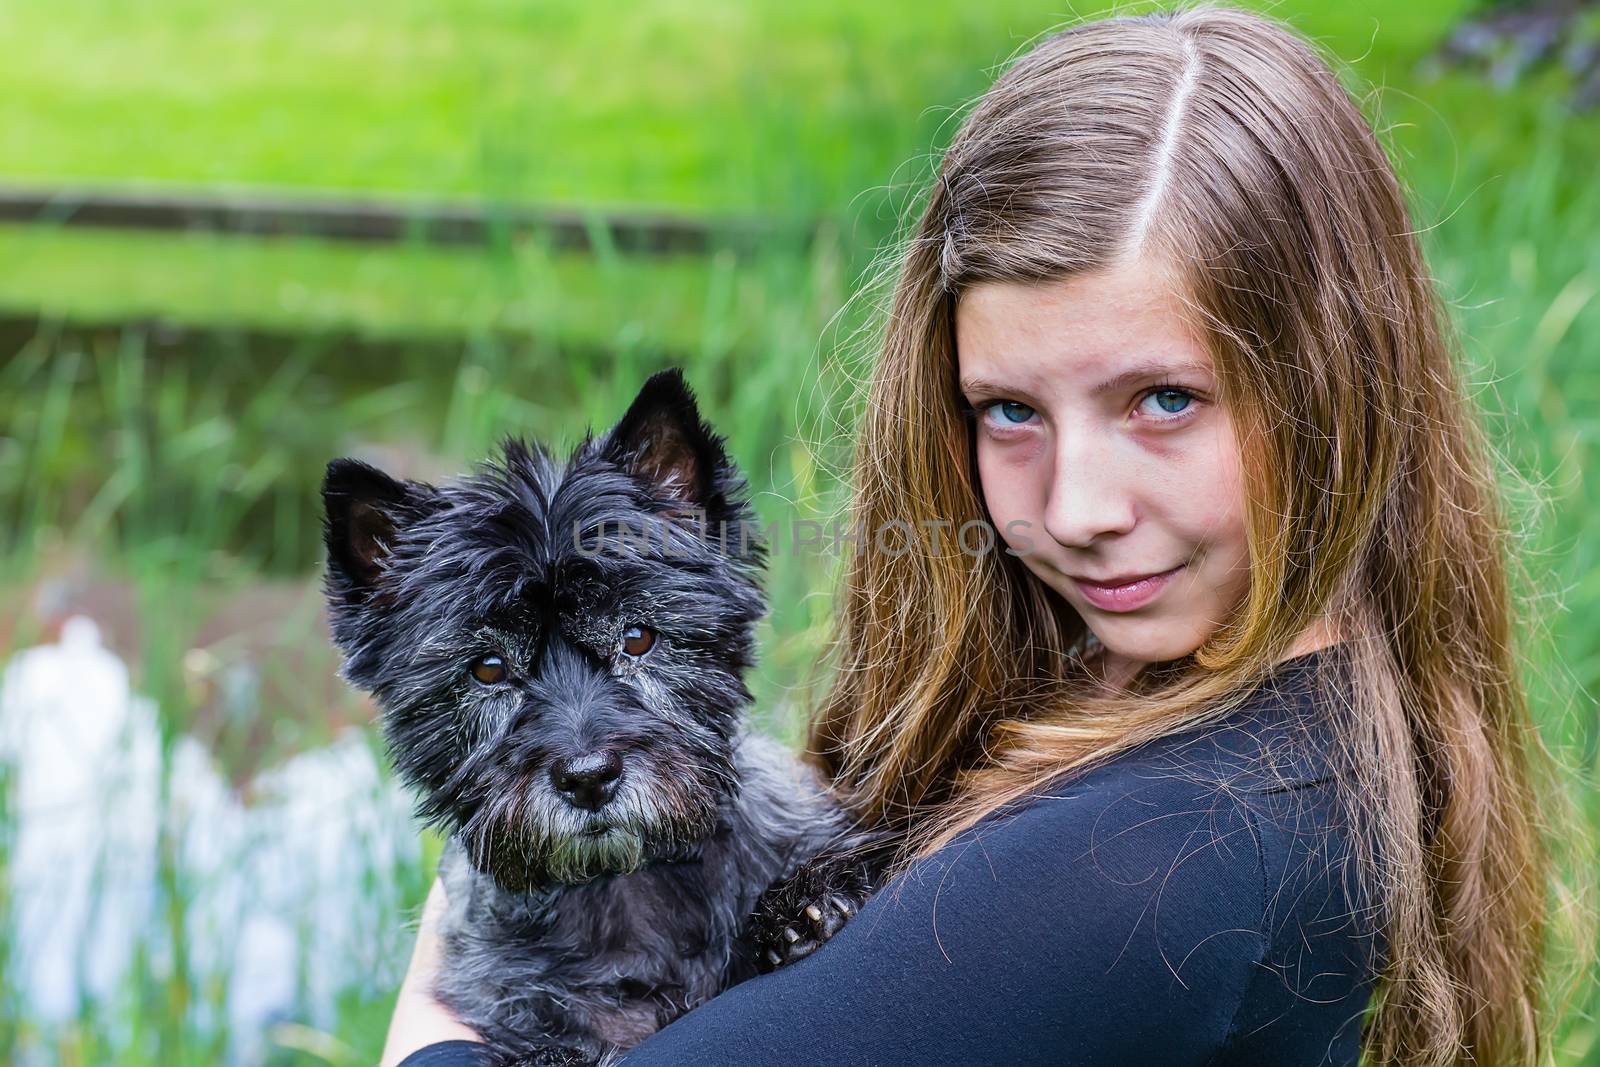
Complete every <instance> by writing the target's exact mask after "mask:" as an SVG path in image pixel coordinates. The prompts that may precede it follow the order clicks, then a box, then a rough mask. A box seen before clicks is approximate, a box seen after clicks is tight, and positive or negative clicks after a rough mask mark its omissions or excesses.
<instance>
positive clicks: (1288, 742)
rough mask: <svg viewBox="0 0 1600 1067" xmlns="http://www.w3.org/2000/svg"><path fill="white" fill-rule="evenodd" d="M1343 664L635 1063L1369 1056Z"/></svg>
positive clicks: (986, 830)
mask: <svg viewBox="0 0 1600 1067" xmlns="http://www.w3.org/2000/svg"><path fill="white" fill-rule="evenodd" d="M1337 659H1338V657H1337V654H1336V653H1335V652H1322V653H1313V654H1311V655H1309V656H1301V657H1298V658H1296V659H1293V660H1289V661H1286V662H1285V663H1284V664H1281V665H1280V666H1279V668H1278V669H1277V671H1276V672H1275V673H1274V674H1273V675H1272V676H1271V677H1270V678H1269V679H1268V680H1267V682H1266V683H1265V684H1264V685H1263V686H1262V687H1261V688H1260V689H1259V690H1257V691H1256V692H1255V693H1253V694H1252V695H1251V697H1250V698H1249V700H1248V701H1247V702H1246V703H1245V704H1244V705H1243V706H1241V707H1240V708H1238V709H1237V710H1235V711H1233V712H1230V713H1229V714H1228V716H1227V717H1226V718H1225V719H1224V720H1222V721H1220V722H1218V723H1216V724H1213V725H1211V726H1208V727H1202V728H1197V729H1194V730H1190V731H1188V732H1185V733H1180V734H1175V735H1171V736H1169V737H1165V738H1162V739H1159V740H1157V741H1154V742H1151V743H1149V744H1146V745H1144V746H1142V747H1140V748H1138V749H1135V750H1132V751H1130V752H1127V753H1125V754H1123V755H1122V756H1120V757H1118V758H1116V759H1113V760H1110V761H1108V762H1106V763H1104V764H1102V765H1100V766H1099V767H1097V768H1094V769H1092V770H1089V771H1087V772H1082V773H1077V774H1071V775H1067V776H1064V777H1063V778H1061V779H1058V780H1057V781H1056V782H1055V783H1054V784H1053V785H1051V786H1050V787H1048V788H1046V789H1044V790H1042V791H1041V792H1040V793H1038V794H1037V795H1036V796H1034V797H1033V798H1032V799H1030V800H1029V801H1028V802H1027V803H1026V804H1025V805H1022V806H1020V807H1013V808H1011V809H1009V810H1007V811H1006V812H1002V813H998V814H996V815H993V816H990V817H989V818H988V819H985V820H984V821H983V822H981V823H979V824H978V825H977V826H975V827H973V828H972V829H971V830H969V831H967V832H966V833H964V834H963V835H961V836H960V837H958V838H957V839H956V840H955V841H954V842H953V843H952V844H950V845H949V846H948V847H946V848H945V849H943V850H941V851H940V852H939V853H937V854H936V855H934V856H932V857H929V858H928V859H927V860H925V861H923V862H921V863H920V864H918V865H916V866H914V867H913V868H912V869H911V870H909V871H908V872H907V873H906V874H905V875H904V876H903V877H902V878H901V879H899V880H897V881H896V882H894V883H891V884H890V885H889V886H888V887H887V888H885V889H884V890H883V891H881V892H880V893H878V894H877V895H876V896H875V897H873V898H872V899H871V900H870V901H868V902H867V904H866V905H865V906H864V907H863V908H862V909H861V911H860V913H859V914H858V915H857V916H856V917H855V918H854V919H853V920H851V921H850V922H849V923H847V924H846V925H845V927H844V928H843V929H842V930H841V931H840V932H839V933H837V934H835V935H834V937H833V939H832V940H830V941H829V942H828V943H827V944H825V945H823V946H822V947H821V948H819V949H818V950H816V951H815V952H813V953H812V954H811V955H810V956H807V957H806V958H804V959H801V960H799V961H797V962H795V963H793V964H790V965H789V966H787V967H784V968H782V969H780V970H778V971H776V972H774V973H772V974H769V975H763V976H761V977H758V978H754V979H751V980H749V981H747V982H744V983H742V984H740V985H737V986H734V987H733V988H731V989H729V990H727V991H725V992H723V993H722V994H720V995H719V996H717V997H716V998H714V999H713V1000H711V1001H709V1002H707V1003H705V1004H703V1005H701V1006H699V1007H697V1008H695V1009H694V1010H693V1011H691V1012H688V1013H687V1014H685V1015H683V1016H681V1017H679V1018H678V1019H677V1020H675V1021H674V1022H672V1023H671V1024H670V1025H668V1026H667V1027H665V1028H664V1029H662V1030H661V1031H660V1032H658V1033H657V1034H655V1035H653V1036H652V1037H650V1038H648V1039H647V1040H645V1041H644V1042H643V1043H642V1044H640V1045H638V1046H637V1047H636V1048H634V1049H633V1050H632V1051H630V1052H629V1053H628V1054H627V1055H626V1056H624V1057H623V1060H624V1063H625V1064H626V1065H627V1067H658V1065H665V1064H672V1065H678V1067H682V1065H688V1064H693V1065H697V1067H700V1065H704V1067H769V1065H777V1064H785V1065H788V1064H828V1065H839V1067H846V1065H862V1067H865V1065H869V1064H871V1065H896V1064H916V1065H924V1064H952V1065H953V1064H961V1065H972V1064H1004V1065H1008V1067H1020V1065H1026V1064H1041V1065H1042V1064H1051V1065H1056V1064H1087V1065H1112V1064H1118V1065H1120V1064H1130V1065H1143V1064H1161V1065H1164V1067H1166V1065H1170V1067H1182V1065H1193V1067H1201V1065H1206V1067H1241V1065H1262V1067H1266V1065H1271V1067H1288V1065H1300V1064H1310V1065H1315V1064H1332V1065H1354V1064H1355V1063H1356V1061H1357V1059H1358V1044H1359V1040H1360V1030H1361V1017H1362V1013H1363V1011H1364V1009H1365V1008H1366V1005H1367V1001H1368V999H1369V996H1370V994H1371V992H1372V987H1373V982H1374V976H1375V974H1376V971H1377V968H1378V967H1379V966H1380V965H1381V962H1382V942H1381V938H1380V937H1378V936H1377V935H1376V934H1375V931H1374V926H1375V923H1374V914H1373V911H1372V909H1371V908H1370V907H1368V906H1366V904H1365V901H1366V899H1367V898H1366V897H1365V896H1364V895H1363V894H1361V893H1360V892H1359V891H1358V890H1357V889H1356V884H1357V883H1356V882H1355V881H1354V878H1355V870H1354V868H1353V866H1352V862H1351V855H1352V854H1351V848H1350V846H1351V841H1352V838H1351V834H1352V831H1351V830H1350V828H1349V827H1348V825H1347V822H1346V819H1345V817H1344V815H1343V814H1342V812H1343V811H1344V808H1343V806H1342V805H1340V804H1338V803H1336V796H1335V792H1334V789H1335V783H1336V779H1337V772H1336V770H1335V768H1336V765H1337V760H1336V759H1335V758H1334V756H1333V752H1334V749H1333V747H1332V733H1331V730H1330V726H1329V724H1330V722H1331V718H1332V716H1333V715H1335V714H1339V713H1340V709H1342V708H1344V706H1345V702H1344V701H1343V700H1342V699H1338V698H1339V696H1340V694H1339V693H1338V692H1337V689H1338V688H1340V687H1339V684H1338V681H1337V679H1338V677H1339V676H1338V673H1337ZM1330 686H1331V687H1332V688H1331V689H1330ZM1330 695H1331V696H1333V697H1334V698H1335V699H1327V697H1329V696H1330ZM1344 713H1346V714H1348V713H1349V711H1348V710H1346V711H1344ZM475 1062H476V1061H475V1060H474V1059H473V1058H472V1046H471V1045H468V1044H464V1043H446V1044H442V1045H436V1046H430V1048H429V1049H425V1050H422V1051H421V1052H418V1053H417V1054H415V1055H414V1056H413V1057H412V1058H411V1059H408V1060H407V1061H406V1062H405V1064H403V1065H402V1067H455V1065H469V1064H473V1063H475Z"/></svg>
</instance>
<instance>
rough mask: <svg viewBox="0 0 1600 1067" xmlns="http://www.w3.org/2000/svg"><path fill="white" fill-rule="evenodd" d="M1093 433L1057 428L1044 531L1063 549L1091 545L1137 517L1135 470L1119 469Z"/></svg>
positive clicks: (1127, 527)
mask: <svg viewBox="0 0 1600 1067" xmlns="http://www.w3.org/2000/svg"><path fill="white" fill-rule="evenodd" d="M1100 444H1101V442H1097V441H1096V440H1095V437H1094V435H1093V434H1092V433H1091V432H1086V431H1078V432H1076V433H1068V432H1059V433H1058V435H1057V438H1056V453H1055V469H1054V471H1053V472H1052V477H1051V481H1050V487H1049V493H1048V496H1047V497H1046V500H1045V510H1044V528H1045V532H1046V533H1048V534H1049V535H1050V537H1051V538H1052V539H1053V540H1054V541H1055V542H1056V543H1057V544H1059V545H1062V546H1064V547H1067V548H1090V547H1092V546H1094V545H1096V544H1097V543H1098V542H1100V541H1103V540H1104V539H1105V538H1108V537H1115V536H1117V535H1118V534H1125V533H1127V532H1128V531H1129V530H1132V529H1133V525H1134V521H1135V509H1134V493H1135V491H1136V484H1135V480H1134V472H1131V471H1125V470H1123V469H1122V468H1121V467H1120V465H1119V464H1118V463H1117V460H1116V457H1115V455H1113V454H1112V452H1111V450H1110V449H1107V448H1104V447H1099V445H1100Z"/></svg>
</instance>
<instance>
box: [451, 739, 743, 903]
mask: <svg viewBox="0 0 1600 1067" xmlns="http://www.w3.org/2000/svg"><path fill="white" fill-rule="evenodd" d="M719 777H721V776H718V775H711V774H701V775H695V774H693V773H690V772H687V771H686V770H685V769H682V768H674V769H672V770H670V771H668V772H667V773H664V774H659V775H658V774H648V773H647V774H633V775H630V776H629V777H628V778H627V779H625V780H624V782H623V783H622V786H621V788H619V789H618V791H617V795H616V796H615V797H614V798H612V800H611V802H610V803H608V804H607V805H605V806H604V807H603V808H601V809H600V810H599V811H585V810H580V809H578V808H575V807H573V806H572V805H571V804H569V803H567V801H566V800H564V799H562V798H561V797H559V796H557V795H556V794H555V793H554V792H553V791H552V790H551V789H549V788H548V787H547V786H545V785H543V784H542V783H537V782H536V781H535V780H534V778H533V777H532V776H531V775H529V776H526V777H524V778H523V779H521V780H519V781H517V782H516V783H514V784H512V785H511V786H510V787H509V788H504V789H500V790H497V791H496V792H495V793H494V795H493V796H491V797H490V798H488V799H486V800H485V801H484V802H483V803H481V804H480V805H479V806H478V807H477V809H476V810H475V811H474V812H473V813H472V815H471V817H470V818H468V819H467V821H466V822H465V823H464V824H463V825H462V828H461V837H462V841H463V843H464V844H465V845H466V846H467V854H468V856H469V857H470V858H471V859H472V863H473V866H475V867H477V868H478V869H479V870H480V871H483V872H484V873H486V874H489V875H491V876H492V877H493V878H494V879H495V881H496V882H498V883H499V884H500V885H501V886H502V887H503V888H505V889H507V890H509V891H511V892H519V893H520V892H529V891H531V890H533V889H537V888H540V887H543V886H548V885H552V884H562V885H577V884H581V883H583V882H589V881H593V880H594V879H596V878H600V877H604V876H608V875H620V874H629V873H631V872H633V871H636V870H638V869H639V868H640V867H643V866H644V865H645V864H646V863H650V862H653V861H656V860H660V859H664V858H671V857H673V856H676V855H680V854H682V853H683V852H684V850H686V849H688V848H689V847H691V846H692V845H694V844H695V843H696V842H698V841H700V840H701V839H703V838H704V837H705V836H706V835H707V834H708V833H710V832H711V830H712V828H713V827H715V825H716V819H717V809H718V799H719V792H718V790H717V788H716V787H715V782H716V780H717V778H719Z"/></svg>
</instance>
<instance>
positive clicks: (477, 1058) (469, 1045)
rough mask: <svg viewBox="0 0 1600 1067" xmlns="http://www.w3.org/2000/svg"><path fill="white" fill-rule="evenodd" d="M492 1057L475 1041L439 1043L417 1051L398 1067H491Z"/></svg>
mask: <svg viewBox="0 0 1600 1067" xmlns="http://www.w3.org/2000/svg"><path fill="white" fill-rule="evenodd" d="M493 1064H494V1057H492V1056H490V1055H489V1051H488V1049H487V1048H485V1047H484V1046H483V1045H481V1044H479V1043H478V1042H476V1041H440V1042H438V1043H437V1044H433V1045H427V1046H425V1047H423V1048H419V1049H417V1051H415V1052H413V1053H412V1054H411V1055H409V1056H407V1057H406V1058H405V1059H403V1060H401V1061H400V1064H399V1067H492V1065H493Z"/></svg>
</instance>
